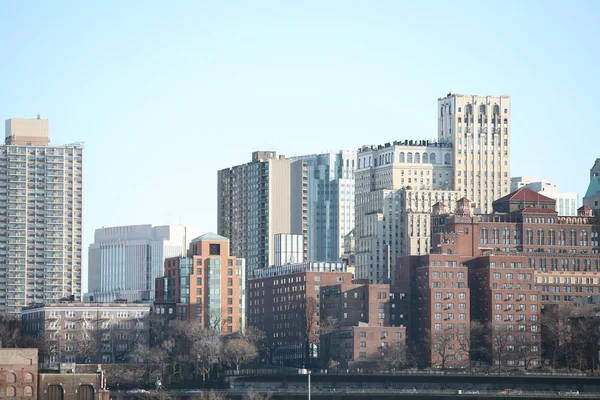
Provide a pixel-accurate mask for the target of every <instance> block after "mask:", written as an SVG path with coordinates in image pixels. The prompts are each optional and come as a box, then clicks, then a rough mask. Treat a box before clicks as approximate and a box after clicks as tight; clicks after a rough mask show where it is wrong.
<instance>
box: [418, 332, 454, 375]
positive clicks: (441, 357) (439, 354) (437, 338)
mask: <svg viewBox="0 0 600 400" xmlns="http://www.w3.org/2000/svg"><path fill="white" fill-rule="evenodd" d="M455 335H456V331H455V330H454V328H445V329H443V330H441V331H439V332H432V331H429V330H427V333H426V335H425V344H426V346H427V348H428V351H429V354H431V355H432V356H431V360H430V362H431V366H439V367H441V368H442V369H445V368H446V361H447V360H448V356H449V355H450V354H454V350H453V349H452V346H453V345H454V342H455Z"/></svg>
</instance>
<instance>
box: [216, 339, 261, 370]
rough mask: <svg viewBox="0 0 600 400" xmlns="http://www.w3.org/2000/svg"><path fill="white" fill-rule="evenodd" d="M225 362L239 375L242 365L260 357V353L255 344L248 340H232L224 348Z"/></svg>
mask: <svg viewBox="0 0 600 400" xmlns="http://www.w3.org/2000/svg"><path fill="white" fill-rule="evenodd" d="M223 353H224V355H225V360H226V361H227V362H228V363H229V364H230V365H232V366H233V367H234V368H235V369H236V371H237V372H238V373H239V372H240V368H241V367H242V365H243V364H244V363H246V362H248V361H251V360H253V359H255V358H256V357H257V356H258V351H257V350H256V346H255V345H254V344H253V343H250V342H249V341H248V340H246V339H231V340H228V341H227V343H225V346H224V347H223Z"/></svg>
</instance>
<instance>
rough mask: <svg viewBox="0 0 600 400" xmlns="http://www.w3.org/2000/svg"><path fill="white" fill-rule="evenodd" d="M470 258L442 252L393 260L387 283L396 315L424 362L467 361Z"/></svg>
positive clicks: (451, 364) (437, 364)
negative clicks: (392, 275) (392, 276)
mask: <svg viewBox="0 0 600 400" xmlns="http://www.w3.org/2000/svg"><path fill="white" fill-rule="evenodd" d="M470 259H471V257H468V258H465V257H460V256H458V255H443V254H429V255H425V256H407V257H400V258H399V259H398V263H397V269H396V275H395V277H396V280H395V281H394V282H393V283H392V286H393V291H394V292H396V293H397V294H396V296H395V297H396V298H395V303H396V306H395V307H394V308H395V309H396V319H397V321H398V322H399V323H402V324H404V325H406V326H408V328H409V333H408V339H409V340H410V341H412V342H413V343H414V344H415V345H416V346H418V348H420V350H421V351H420V355H421V363H422V364H423V365H430V366H433V367H440V368H445V367H464V366H468V360H469V358H468V348H467V338H466V337H465V335H468V332H469V323H470V320H471V316H470V313H471V307H470V306H471V305H470V289H469V286H468V282H469V274H468V268H467V264H466V262H468V261H470Z"/></svg>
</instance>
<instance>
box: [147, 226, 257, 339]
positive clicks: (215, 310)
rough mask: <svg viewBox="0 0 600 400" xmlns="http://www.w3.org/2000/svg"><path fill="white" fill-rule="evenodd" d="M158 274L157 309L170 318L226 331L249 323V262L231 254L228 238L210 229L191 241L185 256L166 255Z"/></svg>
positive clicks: (239, 329) (231, 330)
mask: <svg viewBox="0 0 600 400" xmlns="http://www.w3.org/2000/svg"><path fill="white" fill-rule="evenodd" d="M164 271H165V272H164V274H165V275H164V276H161V277H158V278H156V285H155V287H156V293H155V309H156V314H157V315H158V316H162V317H164V318H165V319H169V320H175V319H176V320H182V321H196V322H197V323H199V324H202V325H203V326H204V327H207V328H214V329H221V332H222V334H223V335H230V334H233V333H236V332H240V331H242V330H243V329H244V327H245V325H246V289H245V287H246V286H245V281H246V265H245V261H244V259H240V258H236V257H233V256H231V254H230V252H229V239H227V238H224V237H222V236H219V235H215V234H214V233H207V234H204V235H202V236H200V237H197V238H196V239H194V240H192V242H191V243H190V248H189V249H188V252H187V256H186V257H171V258H167V259H166V260H165V263H164Z"/></svg>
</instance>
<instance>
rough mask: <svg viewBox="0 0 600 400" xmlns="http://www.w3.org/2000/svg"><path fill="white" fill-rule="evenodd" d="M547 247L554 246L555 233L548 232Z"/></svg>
mask: <svg viewBox="0 0 600 400" xmlns="http://www.w3.org/2000/svg"><path fill="white" fill-rule="evenodd" d="M548 246H556V232H554V231H548Z"/></svg>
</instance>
